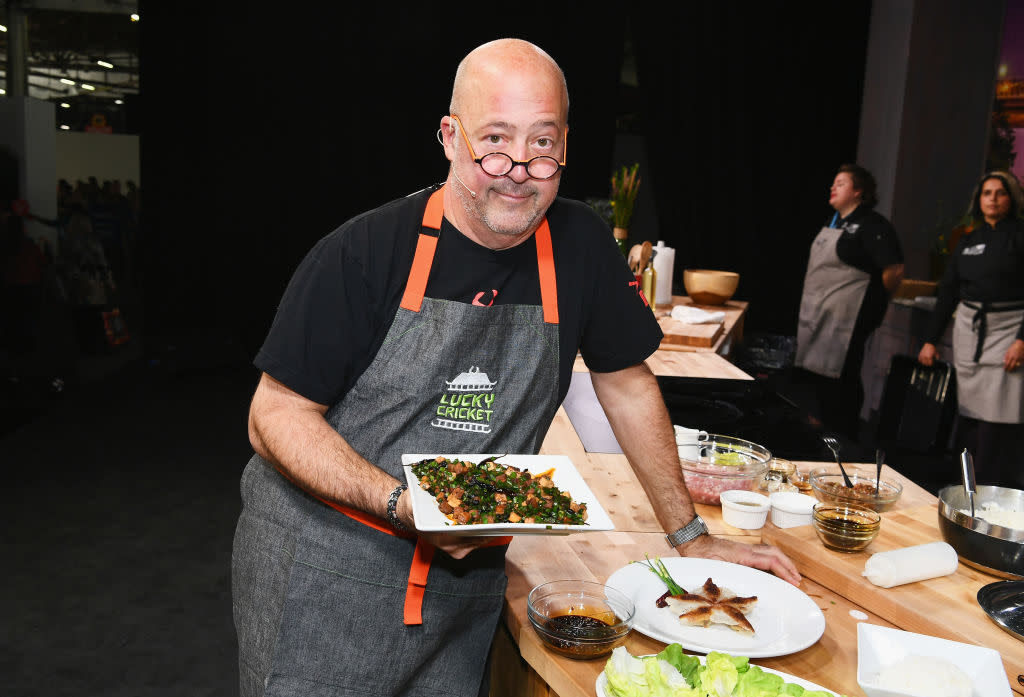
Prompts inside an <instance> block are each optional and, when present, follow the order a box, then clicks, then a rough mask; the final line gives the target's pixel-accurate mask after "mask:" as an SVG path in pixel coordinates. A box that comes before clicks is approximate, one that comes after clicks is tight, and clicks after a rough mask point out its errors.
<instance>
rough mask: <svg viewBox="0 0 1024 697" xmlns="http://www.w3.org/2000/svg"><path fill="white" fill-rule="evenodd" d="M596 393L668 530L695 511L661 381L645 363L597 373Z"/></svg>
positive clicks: (680, 523) (648, 496)
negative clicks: (660, 384) (687, 487)
mask: <svg viewBox="0 0 1024 697" xmlns="http://www.w3.org/2000/svg"><path fill="white" fill-rule="evenodd" d="M591 380H592V382H593V384H594V391H595V392H596V393H597V398H598V400H599V401H600V402H601V406H602V407H603V408H604V411H605V414H606V415H607V416H608V422H609V423H610V424H611V427H612V431H613V432H614V433H615V438H616V440H618V442H619V445H620V446H621V447H622V452H623V453H624V454H625V456H626V459H628V460H629V463H630V465H631V466H632V467H633V471H634V472H635V473H636V476H637V479H639V480H640V485H641V486H642V487H643V489H644V491H645V492H646V494H647V498H648V499H649V500H650V502H651V505H652V506H653V507H654V513H655V515H656V516H657V517H658V522H659V523H661V525H662V528H663V529H664V530H665V531H666V532H672V531H674V530H678V529H679V528H681V527H683V526H684V525H686V524H687V523H689V522H690V521H691V520H692V519H693V516H694V515H695V512H694V508H693V503H692V501H691V500H690V492H689V491H688V490H687V489H686V483H685V482H684V481H683V473H682V469H681V468H680V466H679V452H678V450H677V448H676V442H675V434H674V431H673V428H672V421H671V419H670V418H669V415H668V411H667V410H666V409H665V401H664V400H663V399H662V396H661V390H660V389H659V388H658V382H657V380H656V379H655V377H654V374H653V373H651V371H650V369H649V368H648V367H647V365H646V364H645V363H641V364H640V365H636V366H633V367H631V368H626V369H625V370H620V371H616V372H614V373H592V374H591Z"/></svg>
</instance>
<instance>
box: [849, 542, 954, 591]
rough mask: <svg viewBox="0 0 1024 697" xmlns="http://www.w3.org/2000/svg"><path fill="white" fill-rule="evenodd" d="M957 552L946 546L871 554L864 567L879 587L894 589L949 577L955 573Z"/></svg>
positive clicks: (870, 579)
mask: <svg viewBox="0 0 1024 697" xmlns="http://www.w3.org/2000/svg"><path fill="white" fill-rule="evenodd" d="M959 563H960V562H959V560H958V559H957V556H956V550H955V549H953V548H952V547H951V546H949V545H948V544H946V543H945V542H929V543H928V544H923V545H915V546H913V547H904V548H903V549H893V550H890V551H888V552H877V553H875V554H872V555H871V556H870V557H869V558H868V560H867V562H865V563H864V572H863V573H862V574H861V575H862V576H865V577H866V578H867V579H868V580H869V581H871V582H872V583H873V584H875V585H876V586H881V587H882V588H892V587H893V586H900V585H903V584H904V583H913V582H915V581H924V580H926V579H929V578H937V577H939V576H947V575H949V574H951V573H953V572H954V571H956V567H957V564H959Z"/></svg>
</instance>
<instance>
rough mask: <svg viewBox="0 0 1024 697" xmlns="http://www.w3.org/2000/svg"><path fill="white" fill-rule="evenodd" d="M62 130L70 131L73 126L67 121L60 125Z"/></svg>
mask: <svg viewBox="0 0 1024 697" xmlns="http://www.w3.org/2000/svg"><path fill="white" fill-rule="evenodd" d="M60 130H62V131H70V130H71V126H69V125H67V124H66V123H62V124H61V125H60Z"/></svg>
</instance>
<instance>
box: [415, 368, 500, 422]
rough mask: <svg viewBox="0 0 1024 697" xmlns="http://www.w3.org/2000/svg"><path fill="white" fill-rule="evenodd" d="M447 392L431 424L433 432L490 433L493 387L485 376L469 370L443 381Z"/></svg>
mask: <svg viewBox="0 0 1024 697" xmlns="http://www.w3.org/2000/svg"><path fill="white" fill-rule="evenodd" d="M445 384H446V385H447V386H448V389H447V390H446V391H445V392H444V394H442V395H441V401H440V403H439V404H438V405H437V411H436V418H435V419H434V420H433V421H431V422H430V425H431V426H434V427H436V428H447V429H451V430H453V431H475V432H477V433H490V432H491V414H493V413H494V409H493V407H494V397H495V395H494V392H493V390H494V386H495V385H497V384H498V383H497V381H494V382H492V381H491V379H490V378H489V377H487V373H481V372H480V368H479V367H476V366H474V367H471V368H470V369H469V370H468V371H466V372H465V373H459V375H458V376H457V377H456V378H455V379H454V380H445Z"/></svg>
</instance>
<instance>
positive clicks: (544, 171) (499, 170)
mask: <svg viewBox="0 0 1024 697" xmlns="http://www.w3.org/2000/svg"><path fill="white" fill-rule="evenodd" d="M516 164H517V163H516V161H515V160H513V159H512V158H511V157H509V156H508V155H506V154H505V153H503V152H492V153H489V154H487V155H484V156H483V157H482V158H481V159H480V166H481V167H482V168H483V170H484V171H485V172H487V173H488V174H490V175H491V176H492V177H500V176H503V175H505V174H508V173H509V172H511V171H512V168H513V167H515V165H516ZM518 164H521V163H518ZM560 167H561V165H560V164H559V163H558V160H556V159H555V158H553V157H548V156H547V155H538V156H537V157H534V158H533V159H531V160H529V161H528V162H527V163H526V173H527V174H529V175H530V176H531V177H533V178H534V179H550V178H551V177H553V176H554V175H555V173H556V172H558V170H559V168H560Z"/></svg>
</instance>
